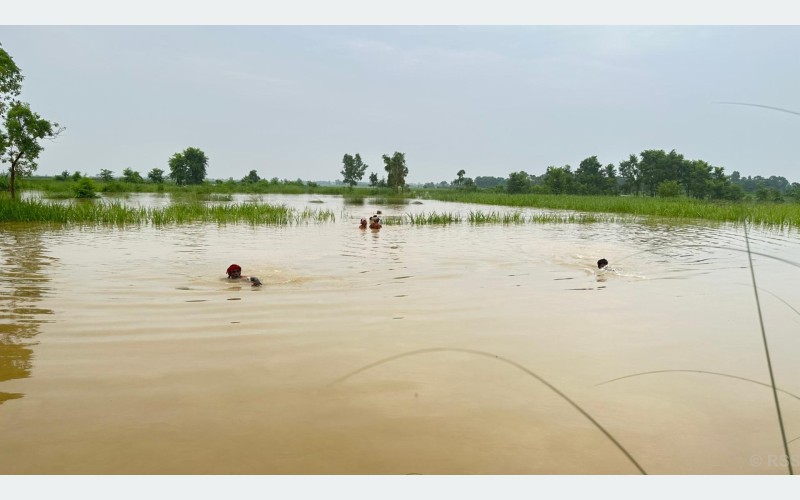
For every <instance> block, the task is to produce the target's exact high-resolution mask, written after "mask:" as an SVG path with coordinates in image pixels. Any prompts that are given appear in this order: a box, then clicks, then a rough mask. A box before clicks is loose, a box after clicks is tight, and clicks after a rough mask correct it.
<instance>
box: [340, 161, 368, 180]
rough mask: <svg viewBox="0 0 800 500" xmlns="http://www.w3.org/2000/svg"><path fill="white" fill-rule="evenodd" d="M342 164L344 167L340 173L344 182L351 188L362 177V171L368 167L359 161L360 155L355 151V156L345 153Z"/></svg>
mask: <svg viewBox="0 0 800 500" xmlns="http://www.w3.org/2000/svg"><path fill="white" fill-rule="evenodd" d="M342 164H343V165H344V168H343V169H342V171H341V174H342V177H344V183H345V184H349V185H350V187H351V188H352V187H353V186H355V185H356V184H358V181H360V180H361V179H363V178H364V172H366V171H367V168H368V167H369V166H368V165H367V164H366V163H364V162H362V161H361V155H360V154H358V153H356V155H355V157H353V156H350V155H349V154H345V155H344V158H342Z"/></svg>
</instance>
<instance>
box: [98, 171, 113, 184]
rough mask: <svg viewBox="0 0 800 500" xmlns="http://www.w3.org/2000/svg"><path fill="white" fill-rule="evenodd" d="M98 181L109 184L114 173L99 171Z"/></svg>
mask: <svg viewBox="0 0 800 500" xmlns="http://www.w3.org/2000/svg"><path fill="white" fill-rule="evenodd" d="M100 180H102V181H103V182H111V181H113V180H114V172H112V171H111V170H109V169H107V168H103V169H100Z"/></svg>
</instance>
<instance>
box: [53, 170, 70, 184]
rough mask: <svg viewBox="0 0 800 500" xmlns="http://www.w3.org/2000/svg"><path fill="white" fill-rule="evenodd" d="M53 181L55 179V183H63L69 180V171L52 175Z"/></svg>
mask: <svg viewBox="0 0 800 500" xmlns="http://www.w3.org/2000/svg"><path fill="white" fill-rule="evenodd" d="M53 179H55V180H57V181H65V180H67V179H69V170H64V171H63V172H61V173H60V174H57V175H54V176H53Z"/></svg>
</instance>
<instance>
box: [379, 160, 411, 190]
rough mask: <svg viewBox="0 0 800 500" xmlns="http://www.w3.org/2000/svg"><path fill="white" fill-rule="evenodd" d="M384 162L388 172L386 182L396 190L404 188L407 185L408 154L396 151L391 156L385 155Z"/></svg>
mask: <svg viewBox="0 0 800 500" xmlns="http://www.w3.org/2000/svg"><path fill="white" fill-rule="evenodd" d="M383 163H384V165H385V166H384V168H385V169H386V172H387V174H388V175H387V179H386V184H387V185H388V186H389V187H390V188H392V189H394V190H398V189H400V190H403V189H404V188H405V186H406V176H407V175H408V167H406V154H405V153H400V152H398V151H395V152H394V154H393V155H392V156H391V157H389V156H388V155H383Z"/></svg>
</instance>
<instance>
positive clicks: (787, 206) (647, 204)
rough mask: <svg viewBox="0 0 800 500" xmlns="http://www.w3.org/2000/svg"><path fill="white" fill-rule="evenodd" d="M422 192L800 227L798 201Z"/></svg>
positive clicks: (465, 200) (520, 204)
mask: <svg viewBox="0 0 800 500" xmlns="http://www.w3.org/2000/svg"><path fill="white" fill-rule="evenodd" d="M419 195H420V196H421V197H423V198H428V199H434V200H440V201H451V202H460V203H476V204H482V205H501V206H510V207H532V208H548V209H554V210H573V211H577V212H593V213H598V212H601V213H609V214H630V215H635V216H656V217H664V218H674V219H707V220H713V221H719V222H743V221H745V220H750V221H751V222H752V223H754V224H757V225H770V226H794V227H800V204H798V203H771V202H768V203H754V202H744V201H742V202H725V201H720V202H712V201H705V200H697V199H692V198H686V197H678V198H653V197H649V196H579V195H543V194H518V195H509V194H505V193H490V192H465V191H455V190H447V191H446V190H438V189H437V190H430V191H424V192H422V193H420V194H419ZM582 217H583V216H582ZM597 219H599V220H602V218H597Z"/></svg>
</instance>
